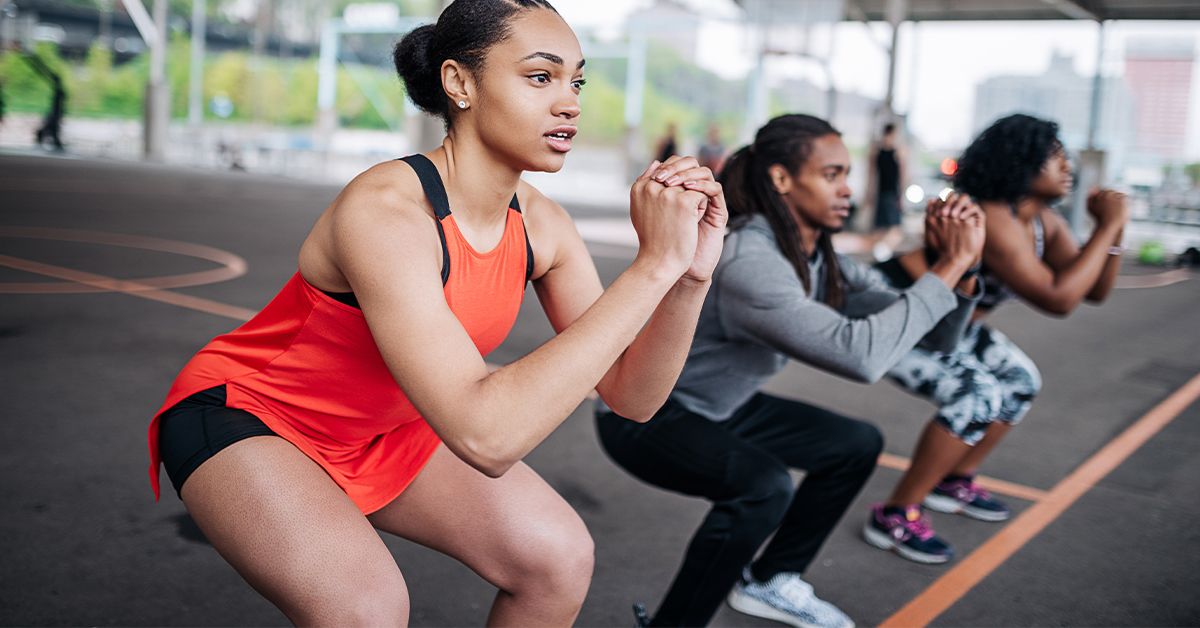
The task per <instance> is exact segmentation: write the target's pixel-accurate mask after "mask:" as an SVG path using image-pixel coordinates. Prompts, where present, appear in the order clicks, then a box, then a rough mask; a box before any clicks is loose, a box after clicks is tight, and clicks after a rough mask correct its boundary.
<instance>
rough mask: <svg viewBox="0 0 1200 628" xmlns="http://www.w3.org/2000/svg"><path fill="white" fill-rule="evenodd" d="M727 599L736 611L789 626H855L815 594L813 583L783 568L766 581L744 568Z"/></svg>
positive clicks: (810, 627) (805, 627)
mask: <svg viewBox="0 0 1200 628" xmlns="http://www.w3.org/2000/svg"><path fill="white" fill-rule="evenodd" d="M726 601H727V602H728V603H729V606H730V607H732V608H733V609H734V610H736V611H739V612H742V613H745V614H747V615H753V616H755V617H762V618H764V619H772V620H775V621H778V622H782V623H785V624H787V625H789V626H799V627H800V628H854V621H852V620H851V619H850V618H849V617H847V616H846V614H845V613H843V612H842V611H841V610H840V609H838V607H836V606H834V605H833V604H830V603H829V602H826V601H824V600H822V599H820V598H818V597H817V596H816V595H814V594H813V588H812V585H811V584H809V583H807V582H805V581H804V580H802V579H801V578H800V574H797V573H792V572H786V571H785V572H782V573H777V574H775V576H774V577H772V578H771V579H770V580H768V581H766V582H758V581H756V580H755V579H754V578H753V576H751V575H750V570H749V569H746V570H744V571H743V572H742V580H741V582H738V583H737V584H736V585H734V587H733V590H732V591H730V592H729V597H727V598H726Z"/></svg>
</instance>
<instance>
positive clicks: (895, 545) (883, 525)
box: [863, 504, 954, 565]
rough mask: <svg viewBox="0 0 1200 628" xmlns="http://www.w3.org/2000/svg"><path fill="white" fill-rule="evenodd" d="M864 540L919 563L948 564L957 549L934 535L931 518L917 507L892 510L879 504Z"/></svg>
mask: <svg viewBox="0 0 1200 628" xmlns="http://www.w3.org/2000/svg"><path fill="white" fill-rule="evenodd" d="M863 539H865V540H866V541H867V543H870V544H871V545H874V546H875V547H878V548H879V549H882V550H894V551H895V552H896V553H897V554H899V555H901V556H903V557H905V558H907V559H909V560H911V561H914V562H918V563H925V564H930V565H932V564H938V563H944V562H946V561H948V560H950V558H951V557H952V556H954V549H953V548H952V547H950V545H949V544H948V543H946V542H945V541H943V540H941V539H939V538H938V537H937V535H935V534H934V533H933V527H932V526H931V525H929V518H928V517H926V516H925V513H923V512H921V507H920V506H918V505H916V504H911V505H909V506H907V507H900V506H893V507H888V508H885V507H884V506H883V505H882V504H879V505H876V506H875V507H873V508H871V516H870V518H869V519H867V523H866V525H864V526H863Z"/></svg>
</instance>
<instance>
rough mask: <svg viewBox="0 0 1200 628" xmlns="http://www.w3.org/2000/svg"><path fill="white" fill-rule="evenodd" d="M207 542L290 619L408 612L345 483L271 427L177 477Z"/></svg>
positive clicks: (398, 617) (385, 555)
mask: <svg viewBox="0 0 1200 628" xmlns="http://www.w3.org/2000/svg"><path fill="white" fill-rule="evenodd" d="M181 496H182V498H183V502H184V504H185V505H186V506H187V509H188V512H190V513H191V515H192V518H193V519H194V520H195V521H196V523H197V525H199V526H200V529H201V530H203V531H204V534H205V536H206V537H207V538H208V540H209V541H210V542H211V543H212V545H213V547H215V548H216V550H217V551H218V552H219V553H220V554H221V556H222V557H224V558H225V560H227V561H229V563H230V564H231V565H233V567H234V568H235V569H236V570H237V571H238V573H239V574H241V575H242V577H243V578H245V579H246V581H247V582H249V583H250V585H251V586H253V587H254V588H255V589H256V590H257V591H259V593H261V594H262V595H263V596H265V597H266V598H267V599H269V600H271V601H272V602H273V603H275V605H276V606H278V607H279V608H280V609H281V610H283V612H284V613H285V614H286V615H287V616H288V618H289V619H291V620H292V621H293V622H295V623H306V624H307V623H380V622H382V623H395V622H406V621H407V617H408V596H407V591H406V589H405V586H404V580H403V577H402V576H401V575H400V571H399V569H398V568H397V566H396V562H395V560H394V559H393V558H392V556H391V554H390V553H389V552H388V549H387V547H386V546H385V545H384V544H383V541H382V540H381V539H380V538H379V534H378V533H377V532H376V531H375V530H374V529H373V528H372V526H371V524H370V523H369V522H368V521H367V519H366V517H364V516H363V514H362V513H361V512H360V511H359V510H358V508H357V507H356V506H355V505H354V503H353V502H351V501H350V498H349V497H347V495H346V494H345V492H344V491H342V489H341V488H340V487H339V486H337V484H336V483H334V481H333V480H332V479H331V478H330V477H329V475H328V474H326V473H325V471H324V470H323V469H322V468H321V467H320V466H319V465H317V464H316V463H315V462H313V461H312V460H311V459H309V458H308V457H307V456H306V455H304V453H303V452H301V451H300V450H298V449H296V447H295V446H293V445H292V444H291V443H289V442H287V441H286V440H284V439H282V438H279V437H277V436H256V437H253V438H248V439H245V440H241V441H238V442H236V443H234V444H232V445H230V446H228V447H226V448H224V449H222V450H221V451H219V452H218V453H217V454H216V455H214V456H213V457H212V458H209V459H208V460H207V461H206V462H204V463H203V464H202V465H200V467H199V468H197V469H196V471H195V472H194V473H192V475H191V476H190V477H189V478H188V480H187V482H186V483H185V484H184V485H183V490H182V495H181Z"/></svg>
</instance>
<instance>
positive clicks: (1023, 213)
mask: <svg viewBox="0 0 1200 628" xmlns="http://www.w3.org/2000/svg"><path fill="white" fill-rule="evenodd" d="M1016 207H1017V218H1018V219H1020V220H1021V222H1030V221H1032V220H1033V217H1034V216H1036V215H1037V214H1038V212H1040V211H1042V210H1043V209H1046V208H1048V207H1050V204H1049V203H1048V202H1046V199H1044V198H1038V197H1036V196H1026V197H1023V198H1022V199H1021V200H1019V201H1017V204H1016Z"/></svg>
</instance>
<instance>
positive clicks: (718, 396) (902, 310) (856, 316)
mask: <svg viewBox="0 0 1200 628" xmlns="http://www.w3.org/2000/svg"><path fill="white" fill-rule="evenodd" d="M838 265H839V266H840V268H841V271H842V275H843V277H844V280H845V284H844V285H845V286H846V300H845V303H846V305H845V307H844V308H843V309H842V311H838V310H835V309H833V308H831V307H829V306H828V305H825V304H824V303H822V302H821V301H822V296H823V295H822V294H821V293H822V292H823V290H822V286H824V274H823V273H824V269H825V264H824V263H823V260H822V259H821V258H820V256H819V255H818V256H817V257H815V258H814V259H813V260H811V261H810V262H809V273H810V274H809V277H811V278H812V285H813V286H814V288H815V290H816V294H815V295H809V294H808V292H807V291H806V290H805V289H804V284H803V283H802V282H801V281H800V278H799V277H797V276H796V271H795V269H794V268H793V267H792V265H791V263H790V262H789V261H788V260H787V258H786V257H785V256H784V254H783V252H782V251H781V250H780V249H779V247H778V245H776V243H775V236H774V234H773V233H772V232H771V227H770V225H769V224H768V223H767V219H766V218H765V217H763V216H761V215H755V216H754V217H753V218H751V219H750V221H749V222H748V223H747V224H745V225H743V226H742V227H741V228H739V229H737V230H735V231H733V232H732V233H730V234H729V235H728V236H726V238H725V248H724V250H723V251H722V253H721V259H720V261H719V262H718V263H717V268H716V270H715V271H714V273H713V284H712V287H711V288H710V289H709V292H708V296H707V297H706V298H705V301H704V306H703V308H702V310H701V312H700V320H699V322H698V324H697V327H696V337H695V339H694V340H693V342H692V348H691V350H690V351H689V352H688V357H687V363H686V364H685V365H684V367H683V373H681V374H680V376H679V381H678V382H677V383H676V385H675V389H674V390H673V391H672V392H671V398H672V399H673V400H675V401H676V402H678V403H680V404H682V405H683V406H684V407H685V408H687V409H688V410H691V411H692V412H695V413H696V414H699V415H701V416H704V417H707V418H709V419H711V420H714V421H722V420H725V419H727V418H729V416H730V415H731V414H733V412H734V411H735V410H736V409H737V408H738V407H739V406H741V405H742V404H744V403H746V401H748V400H749V399H750V397H752V396H753V395H754V394H755V393H756V392H758V390H759V388H761V387H762V385H763V384H764V383H766V381H767V380H768V379H769V378H770V377H771V376H772V375H774V374H776V373H778V372H779V371H780V370H781V369H782V368H783V367H784V365H785V364H786V363H787V360H788V359H789V358H791V359H794V360H798V361H800V362H805V363H807V364H811V365H812V366H815V367H817V368H820V369H823V370H826V371H829V372H831V373H834V374H836V375H841V376H843V377H847V378H850V379H852V380H855V381H859V382H868V383H869V382H875V381H878V380H879V379H880V378H881V377H883V375H884V374H885V373H887V371H888V369H890V368H891V367H892V366H893V365H895V364H896V362H897V361H899V360H900V358H901V356H903V355H904V354H905V353H907V352H908V351H909V350H911V349H912V348H913V347H914V346H916V345H917V344H918V342H920V343H921V345H922V346H923V347H926V348H929V349H931V350H935V351H950V350H953V348H954V346H955V344H956V343H957V342H958V340H959V338H960V337H961V336H962V333H963V330H964V329H965V327H966V325H967V323H968V322H969V319H970V317H971V313H972V312H973V311H974V309H975V303H976V302H977V301H978V300H979V296H978V295H980V294H982V290H980V289H976V291H975V293H976V296H974V297H966V296H963V295H961V294H957V295H956V293H955V292H953V291H951V290H950V289H949V288H947V287H946V285H945V284H944V283H942V281H941V280H940V279H938V277H937V276H935V275H933V274H931V273H926V274H925V275H924V276H922V277H921V278H920V279H918V280H917V281H916V283H914V284H913V285H912V287H910V288H909V289H908V290H905V291H897V290H896V289H894V288H892V287H890V286H889V285H888V283H887V280H886V279H885V278H884V277H883V275H882V274H881V273H879V271H876V270H875V269H873V268H870V267H869V266H866V265H863V264H860V263H858V262H856V261H854V260H853V259H850V258H848V257H845V256H842V255H839V256H838ZM943 319H944V320H943ZM939 321H941V323H940V324H939ZM935 327H936V329H935ZM931 331H932V332H933V333H930V332H931ZM927 335H928V337H926V336H927ZM923 338H924V339H925V340H924V341H922V339H923Z"/></svg>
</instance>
